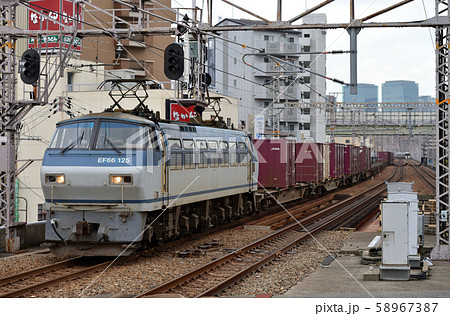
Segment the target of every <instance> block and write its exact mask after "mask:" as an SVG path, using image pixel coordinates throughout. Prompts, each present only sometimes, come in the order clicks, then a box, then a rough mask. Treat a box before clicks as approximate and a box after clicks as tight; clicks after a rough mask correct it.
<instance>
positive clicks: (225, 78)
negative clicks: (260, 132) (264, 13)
mask: <svg viewBox="0 0 450 316" xmlns="http://www.w3.org/2000/svg"><path fill="white" fill-rule="evenodd" d="M303 23H307V24H319V23H326V16H325V14H312V15H309V16H307V17H305V18H303ZM264 24H266V23H265V22H263V21H254V20H238V19H224V20H222V21H221V22H219V23H218V24H217V25H218V26H226V25H236V26H248V25H264ZM220 35H221V37H225V38H227V39H229V40H230V41H232V42H235V43H239V44H241V46H239V45H236V44H235V43H232V42H229V41H224V40H221V39H219V38H215V39H213V40H211V42H210V43H209V52H208V65H209V66H210V69H209V70H208V72H209V73H210V74H211V76H212V84H211V89H212V90H213V91H216V92H219V93H221V94H224V95H229V96H231V97H234V98H237V99H238V100H239V122H240V124H239V127H240V128H243V129H246V130H249V131H250V132H254V125H255V124H254V122H255V119H256V120H258V119H261V117H264V118H265V122H266V135H267V136H270V135H271V131H272V127H271V124H272V121H271V113H272V109H273V108H272V103H273V101H274V100H277V95H274V92H275V91H279V92H281V93H280V94H279V101H280V103H286V102H287V103H290V102H291V103H292V104H291V105H290V106H288V107H286V108H284V110H282V111H281V112H280V110H277V109H275V110H274V112H275V113H277V112H278V113H279V116H280V132H281V134H284V135H291V136H294V137H296V138H297V140H298V141H304V140H309V141H311V140H314V141H316V142H325V126H326V122H325V110H318V109H311V110H310V109H302V108H299V107H298V106H296V105H295V103H296V102H304V103H314V102H325V101H326V99H325V95H326V86H325V79H324V78H323V77H320V76H317V75H314V74H312V73H310V72H309V71H308V70H310V71H311V72H314V73H317V74H321V75H325V74H326V65H325V63H326V58H325V55H323V54H320V53H321V52H323V51H324V50H325V48H326V46H325V45H326V31H324V30H301V31H267V30H253V31H224V32H222V33H221V34H220ZM249 48H250V49H249ZM252 48H257V49H262V50H263V52H264V53H263V54H261V51H259V50H256V49H254V50H252ZM315 53H318V54H315ZM272 57H276V58H280V59H284V60H286V61H287V63H289V64H285V63H282V62H281V63H279V65H277V63H278V62H279V60H278V59H273V58H272ZM298 67H302V68H305V69H307V70H301V69H300V68H298ZM280 70H281V71H283V72H282V73H281V75H280ZM277 76H279V77H278V78H279V79H277Z"/></svg>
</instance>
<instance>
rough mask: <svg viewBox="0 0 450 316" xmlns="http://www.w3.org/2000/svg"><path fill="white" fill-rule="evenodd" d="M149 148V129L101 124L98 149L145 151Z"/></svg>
mask: <svg viewBox="0 0 450 316" xmlns="http://www.w3.org/2000/svg"><path fill="white" fill-rule="evenodd" d="M147 146H149V130H148V127H144V126H140V125H134V124H129V123H121V122H110V121H103V122H101V123H100V128H99V132H98V137H97V142H96V148H97V149H109V150H110V149H114V150H116V151H117V150H118V149H143V148H145V147H147Z"/></svg>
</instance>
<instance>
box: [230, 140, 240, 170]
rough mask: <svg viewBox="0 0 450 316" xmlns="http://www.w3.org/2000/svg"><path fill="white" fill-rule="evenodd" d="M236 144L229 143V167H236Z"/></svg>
mask: <svg viewBox="0 0 450 316" xmlns="http://www.w3.org/2000/svg"><path fill="white" fill-rule="evenodd" d="M237 155H238V153H237V143H236V142H230V166H236V165H237Z"/></svg>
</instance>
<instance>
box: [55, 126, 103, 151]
mask: <svg viewBox="0 0 450 316" xmlns="http://www.w3.org/2000/svg"><path fill="white" fill-rule="evenodd" d="M93 129H94V122H93V121H87V122H86V121H84V122H78V123H72V124H66V125H62V126H59V127H58V128H57V129H56V133H55V136H53V139H52V141H51V142H50V145H49V148H62V149H66V148H67V149H66V150H68V149H74V148H76V149H88V148H89V143H90V140H91V137H92V133H93ZM66 150H64V151H66Z"/></svg>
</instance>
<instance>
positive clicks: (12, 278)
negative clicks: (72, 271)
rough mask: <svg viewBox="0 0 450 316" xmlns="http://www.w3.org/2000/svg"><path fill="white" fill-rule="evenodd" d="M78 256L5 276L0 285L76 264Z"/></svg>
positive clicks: (0, 280)
mask: <svg viewBox="0 0 450 316" xmlns="http://www.w3.org/2000/svg"><path fill="white" fill-rule="evenodd" d="M80 258H81V257H76V258H71V259H68V260H64V261H60V262H57V263H55V264H49V265H46V266H43V267H40V268H36V269H32V270H28V271H25V272H21V273H18V274H15V275H11V276H7V277H4V278H1V279H0V286H3V285H6V284H10V283H13V282H16V281H19V280H20V281H22V280H24V279H26V278H29V277H33V276H36V275H38V274H41V273H45V272H48V271H53V270H56V269H61V268H67V267H69V266H70V265H74V264H76V261H78V260H79V259H80ZM0 295H1V294H0Z"/></svg>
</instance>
